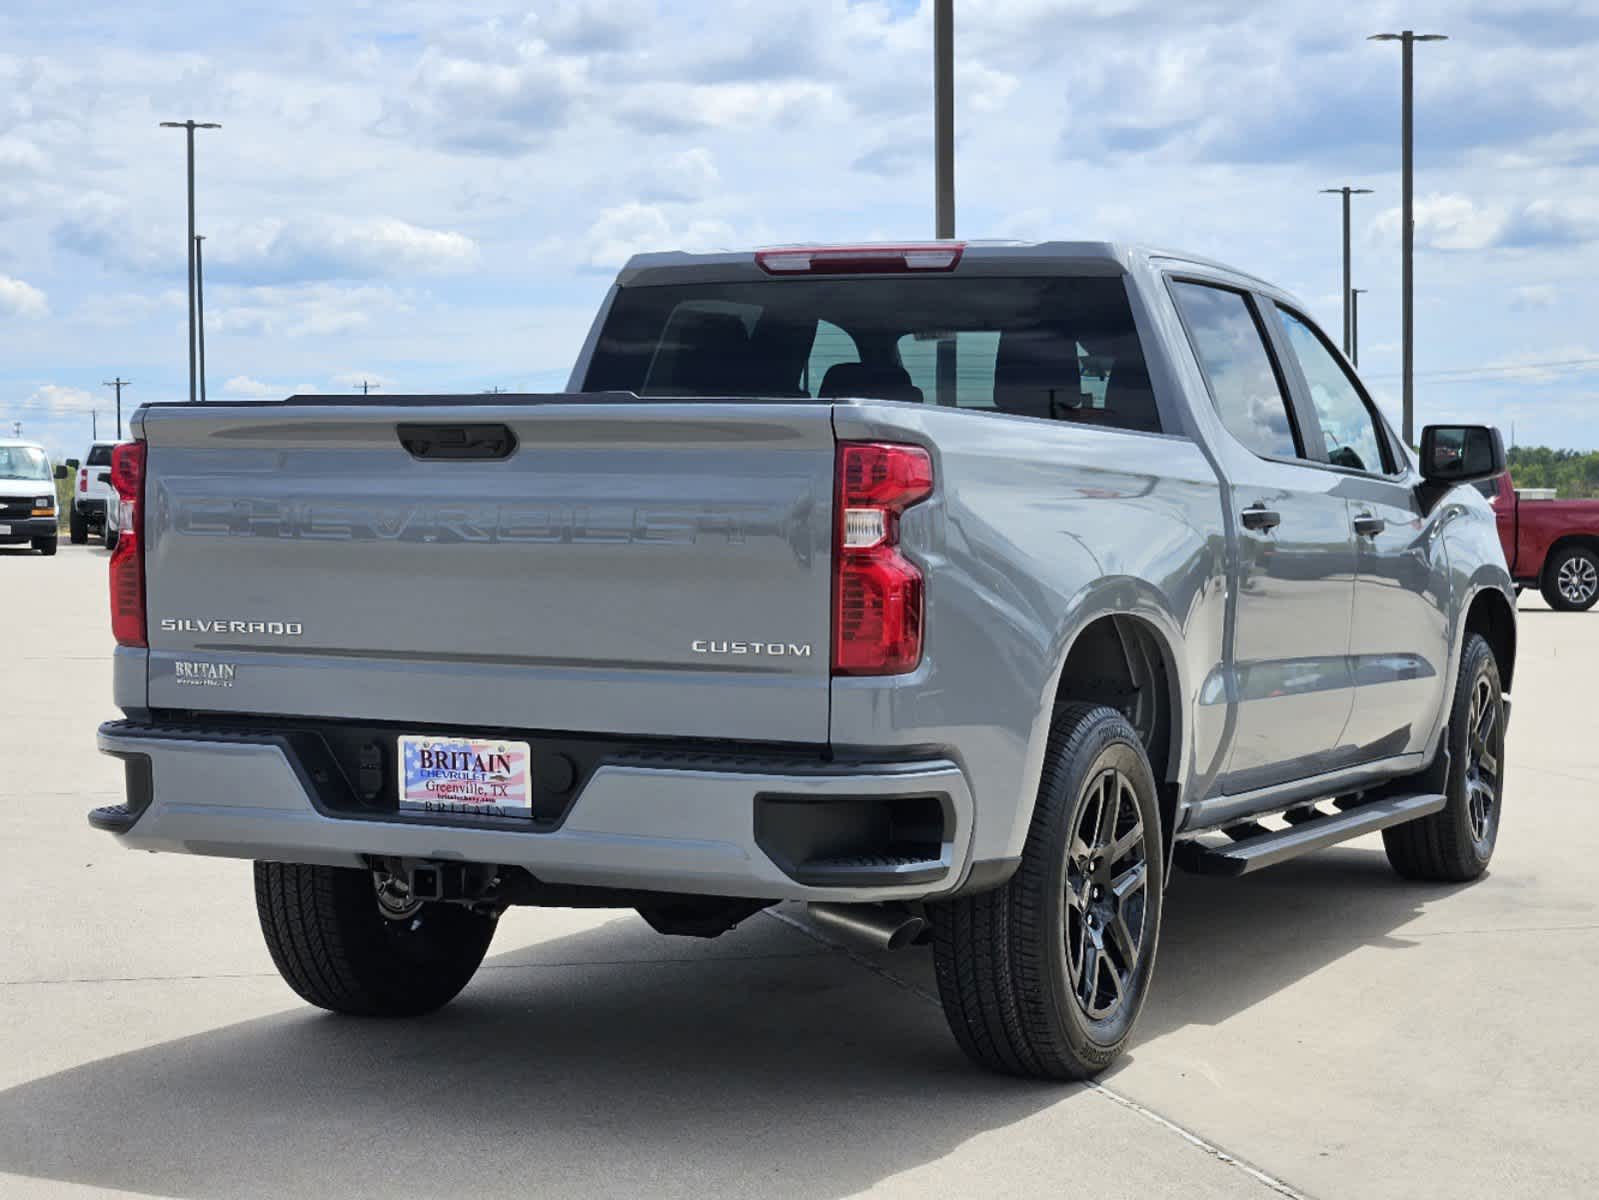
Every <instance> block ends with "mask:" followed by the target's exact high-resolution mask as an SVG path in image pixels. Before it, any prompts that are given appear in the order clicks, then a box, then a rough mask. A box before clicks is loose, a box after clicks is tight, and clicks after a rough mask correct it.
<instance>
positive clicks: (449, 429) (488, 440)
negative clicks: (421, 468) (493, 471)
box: [395, 425, 516, 459]
mask: <svg viewBox="0 0 1599 1200" xmlns="http://www.w3.org/2000/svg"><path fill="white" fill-rule="evenodd" d="M395 433H396V434H398V435H399V438H400V445H402V446H404V447H405V448H406V450H407V451H408V452H409V453H410V455H411V457H412V458H443V459H474V458H476V459H485V458H486V459H499V458H509V457H511V454H512V452H513V451H515V450H516V435H515V434H514V433H512V432H511V431H510V429H509V428H507V427H506V426H504V425H398V426H396V427H395Z"/></svg>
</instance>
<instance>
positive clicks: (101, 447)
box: [67, 441, 122, 550]
mask: <svg viewBox="0 0 1599 1200" xmlns="http://www.w3.org/2000/svg"><path fill="white" fill-rule="evenodd" d="M119 445H121V443H120V442H117V441H94V442H90V443H89V449H88V452H87V453H85V454H84V456H83V458H82V460H81V461H80V462H79V463H78V467H77V472H78V473H77V477H76V478H75V479H74V480H73V483H72V512H71V514H70V515H69V517H68V520H67V534H68V536H69V537H71V539H72V544H73V545H74V546H81V545H83V544H84V543H85V542H87V541H88V540H89V535H90V534H91V533H92V534H95V535H97V536H98V537H99V538H100V539H101V540H102V541H103V542H105V547H106V549H107V550H114V549H115V548H116V544H117V529H118V517H119V516H120V515H121V509H122V504H121V501H120V500H119V499H118V497H117V493H116V489H114V488H113V487H112V486H111V452H112V451H113V450H115V449H116V448H117V446H119Z"/></svg>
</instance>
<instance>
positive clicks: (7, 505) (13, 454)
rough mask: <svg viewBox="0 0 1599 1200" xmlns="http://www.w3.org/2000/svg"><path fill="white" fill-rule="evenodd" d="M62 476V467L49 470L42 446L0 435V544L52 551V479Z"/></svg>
mask: <svg viewBox="0 0 1599 1200" xmlns="http://www.w3.org/2000/svg"><path fill="white" fill-rule="evenodd" d="M66 477H67V476H66V468H65V467H57V468H55V470H51V468H50V458H49V456H48V455H46V454H45V452H44V447H43V446H40V445H37V444H36V443H34V442H23V441H18V440H16V439H14V438H0V546H15V545H18V544H19V543H23V542H27V543H30V544H31V545H32V546H33V548H34V549H35V550H37V551H38V552H39V553H40V554H54V553H55V552H56V537H57V533H58V526H57V524H56V485H55V481H56V480H57V479H65V478H66Z"/></svg>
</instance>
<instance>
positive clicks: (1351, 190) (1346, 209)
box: [1321, 186, 1371, 354]
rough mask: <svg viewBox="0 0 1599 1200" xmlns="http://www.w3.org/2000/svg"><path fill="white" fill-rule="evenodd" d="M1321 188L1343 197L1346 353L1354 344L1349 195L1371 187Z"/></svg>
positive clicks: (1359, 194)
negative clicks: (1351, 308)
mask: <svg viewBox="0 0 1599 1200" xmlns="http://www.w3.org/2000/svg"><path fill="white" fill-rule="evenodd" d="M1321 190H1322V192H1323V193H1324V194H1331V195H1334V196H1339V195H1341V196H1343V198H1344V353H1345V354H1348V353H1349V352H1350V347H1351V346H1352V345H1353V344H1354V343H1353V342H1352V341H1351V339H1350V335H1349V325H1350V317H1349V287H1350V283H1349V197H1351V196H1369V195H1371V189H1370V188H1357V187H1347V186H1346V187H1335V188H1322V189H1321Z"/></svg>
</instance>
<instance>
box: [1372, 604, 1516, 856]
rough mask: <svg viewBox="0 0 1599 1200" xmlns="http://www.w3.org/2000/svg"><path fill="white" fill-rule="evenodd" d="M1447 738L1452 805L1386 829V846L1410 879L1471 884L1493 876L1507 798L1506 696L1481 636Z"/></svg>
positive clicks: (1470, 650)
mask: <svg viewBox="0 0 1599 1200" xmlns="http://www.w3.org/2000/svg"><path fill="white" fill-rule="evenodd" d="M1479 706H1480V707H1479ZM1444 737H1445V745H1447V746H1448V747H1449V763H1448V770H1447V772H1446V773H1445V776H1444V794H1445V796H1447V797H1448V800H1447V802H1446V803H1445V804H1444V807H1443V808H1442V809H1440V810H1439V811H1438V812H1436V813H1433V814H1432V815H1431V816H1429V817H1422V818H1420V819H1419V820H1415V821H1406V822H1405V823H1404V824H1403V825H1395V826H1392V827H1390V828H1388V829H1385V830H1383V834H1382V842H1383V848H1384V849H1385V850H1387V852H1388V861H1389V862H1390V863H1391V864H1393V868H1394V870H1396V871H1398V872H1399V874H1401V875H1402V876H1404V877H1405V878H1406V879H1416V880H1424V881H1427V882H1432V883H1465V882H1467V881H1469V880H1472V879H1476V878H1477V877H1478V876H1479V875H1481V874H1482V873H1483V872H1484V871H1486V870H1487V869H1488V860H1489V859H1491V858H1492V857H1493V852H1494V845H1495V844H1496V843H1497V842H1498V840H1499V814H1500V810H1501V807H1502V805H1501V803H1500V800H1501V798H1502V797H1503V795H1504V778H1505V712H1504V696H1503V693H1502V691H1501V689H1500V685H1499V664H1498V662H1497V660H1495V658H1494V654H1493V650H1492V649H1490V648H1489V646H1488V643H1487V641H1485V640H1484V639H1483V637H1482V635H1481V634H1476V633H1473V634H1468V635H1467V637H1466V645H1465V648H1464V649H1463V650H1462V651H1461V655H1460V674H1459V675H1458V676H1456V679H1455V694H1454V698H1453V700H1452V701H1451V703H1450V708H1449V727H1448V730H1447V731H1446V733H1445V734H1444ZM1434 786H1437V785H1436V784H1435V785H1434Z"/></svg>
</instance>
